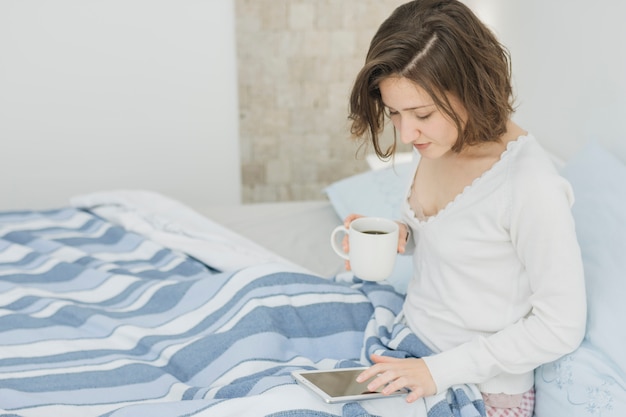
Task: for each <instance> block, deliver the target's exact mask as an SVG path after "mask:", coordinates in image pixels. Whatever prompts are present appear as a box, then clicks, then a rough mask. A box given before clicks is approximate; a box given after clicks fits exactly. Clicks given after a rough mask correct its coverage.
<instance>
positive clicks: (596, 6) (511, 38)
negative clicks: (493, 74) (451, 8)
mask: <svg viewBox="0 0 626 417" xmlns="http://www.w3.org/2000/svg"><path fill="white" fill-rule="evenodd" d="M466 3H467V4H468V5H470V7H473V8H474V9H475V11H476V12H477V13H478V14H479V15H481V16H482V17H483V19H484V20H486V21H487V22H489V23H490V24H491V25H492V27H493V28H494V30H495V32H496V33H497V34H498V35H499V37H500V39H501V41H502V42H503V43H504V44H505V45H507V46H508V48H509V49H510V51H511V54H512V56H513V72H514V79H515V85H516V90H517V95H518V103H519V108H518V111H517V114H516V116H515V119H516V120H517V121H518V122H519V123H520V124H521V125H523V126H524V127H525V128H526V129H528V130H530V131H532V132H533V133H534V134H535V136H536V137H537V139H538V140H539V141H540V142H542V143H543V144H544V146H545V147H546V148H548V149H549V150H551V151H552V152H554V153H556V154H558V155H560V156H562V157H563V158H565V159H567V158H569V157H571V156H572V155H573V154H574V153H575V152H576V151H578V150H580V148H581V147H582V146H583V145H584V144H585V143H587V142H589V141H598V142H600V143H602V144H604V145H605V146H607V147H608V148H609V149H611V150H612V151H613V152H614V153H615V154H616V155H618V156H619V157H620V158H621V159H622V160H623V161H626V134H625V133H624V130H625V129H624V121H626V43H625V42H626V24H624V16H626V2H624V1H615V0H597V1H589V0H549V1H546V0H524V1H522V0H467V1H466Z"/></svg>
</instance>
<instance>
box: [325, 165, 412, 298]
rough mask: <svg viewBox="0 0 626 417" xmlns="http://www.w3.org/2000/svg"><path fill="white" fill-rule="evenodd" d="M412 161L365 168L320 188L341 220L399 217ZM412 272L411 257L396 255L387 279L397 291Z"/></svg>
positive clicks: (405, 285) (404, 289)
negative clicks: (360, 171)
mask: <svg viewBox="0 0 626 417" xmlns="http://www.w3.org/2000/svg"><path fill="white" fill-rule="evenodd" d="M412 167H413V164H411V163H402V164H395V165H393V166H389V167H387V168H382V169H378V170H371V171H366V172H363V173H361V174H357V175H353V176H351V177H348V178H344V179H342V180H339V181H337V182H334V183H332V184H331V185H329V186H328V187H326V188H325V189H324V192H325V193H326V195H327V196H328V199H329V200H330V203H331V205H332V206H333V208H334V209H335V211H336V212H337V214H338V215H339V217H340V218H341V219H345V218H346V216H348V215H349V214H352V213H358V214H362V215H364V216H374V217H384V218H387V219H394V220H398V219H400V202H401V201H402V197H403V196H404V192H405V189H406V187H408V181H409V177H410V176H411V174H412V172H413V169H412ZM412 273H413V267H412V257H411V256H398V257H397V258H396V264H395V266H394V270H393V272H392V273H391V276H390V277H389V278H388V279H387V282H388V283H389V284H391V285H393V287H394V288H395V290H396V291H398V292H399V293H401V294H406V287H407V285H408V283H409V280H410V279H411V275H412Z"/></svg>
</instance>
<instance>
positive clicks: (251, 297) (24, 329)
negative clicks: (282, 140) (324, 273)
mask: <svg viewBox="0 0 626 417" xmlns="http://www.w3.org/2000/svg"><path fill="white" fill-rule="evenodd" d="M401 305H402V297H401V296H400V295H398V294H396V293H395V292H394V291H393V289H392V288H391V287H389V286H384V285H378V284H372V283H362V282H351V283H342V282H337V281H333V280H325V279H322V278H319V277H315V276H311V275H306V274H302V273H295V272H287V271H286V269H285V268H284V267H283V266H282V265H280V264H271V263H267V264H260V265H257V266H251V267H245V268H243V269H240V270H236V271H224V272H220V271H216V270H213V269H211V267H210V266H207V265H204V264H202V263H200V262H199V261H197V260H195V259H194V258H192V257H190V256H188V255H186V254H184V253H179V252H177V251H175V250H172V249H168V248H167V247H165V246H163V245H161V244H157V243H155V242H154V241H151V240H148V239H146V238H144V237H142V236H140V235H138V234H136V233H132V232H128V231H127V230H125V229H123V228H121V227H119V226H116V225H114V224H112V223H109V222H107V221H105V220H103V219H101V218H99V217H97V216H95V215H93V214H91V213H89V212H87V211H83V210H77V209H74V208H63V209H59V210H50V211H39V212H30V211H28V212H13V213H0V411H2V412H4V413H5V414H2V415H19V416H46V417H49V416H64V417H65V416H81V417H84V416H115V417H119V416H143V415H150V416H244V415H250V416H265V415H273V416H283V417H286V416H308V415H314V416H341V415H343V416H369V415H381V416H383V415H388V416H399V415H403V416H404V415H406V416H429V417H439V416H453V415H454V416H464V417H465V416H478V415H479V414H480V413H479V410H482V409H483V406H482V402H481V401H480V394H479V393H478V391H477V390H476V388H475V387H473V386H460V387H455V389H454V390H450V391H449V392H448V393H446V394H442V395H439V396H435V397H431V398H428V399H427V400H425V401H420V402H417V403H414V404H406V402H405V401H404V399H403V398H397V397H396V398H387V399H380V400H370V401H365V402H361V403H359V404H356V403H352V404H343V405H327V404H324V403H323V402H322V401H320V400H318V399H317V398H316V397H314V396H313V395H311V394H310V393H309V392H308V391H306V390H304V389H303V388H301V387H300V386H298V385H297V384H295V383H294V381H293V380H292V378H291V376H290V373H291V371H293V370H295V369H302V368H304V369H314V368H320V369H321V368H334V367H344V366H353V365H355V364H358V363H361V364H364V363H365V364H367V363H368V362H367V358H368V355H369V354H370V353H372V352H374V351H377V352H386V353H387V354H394V355H402V356H415V355H421V354H429V351H428V350H427V349H426V348H425V346H423V345H422V344H421V343H420V342H419V340H417V338H415V336H414V335H413V334H412V333H410V332H409V331H408V329H407V328H406V327H404V326H403V325H402V324H401V323H399V322H398V321H397V320H396V317H397V315H398V313H399V312H400V309H401ZM390 349H391V350H390ZM475 399H478V400H476V401H474V400H475Z"/></svg>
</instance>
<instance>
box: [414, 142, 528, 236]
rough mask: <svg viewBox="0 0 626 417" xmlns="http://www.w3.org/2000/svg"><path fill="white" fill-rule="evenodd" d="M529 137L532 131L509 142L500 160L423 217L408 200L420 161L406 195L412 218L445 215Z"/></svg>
mask: <svg viewBox="0 0 626 417" xmlns="http://www.w3.org/2000/svg"><path fill="white" fill-rule="evenodd" d="M529 137H530V133H527V134H525V135H520V136H518V137H517V139H515V140H512V141H510V142H509V143H507V144H506V148H504V150H503V151H502V153H501V154H500V158H498V160H497V161H496V162H494V163H493V165H491V167H489V169H487V170H485V171H484V172H483V173H482V174H480V175H479V176H478V177H476V178H474V180H472V182H471V183H469V184H468V185H466V186H465V187H463V190H461V192H460V193H458V194H457V195H456V196H455V197H454V198H453V199H452V200H450V201H448V203H447V204H446V205H445V206H443V208H442V209H441V210H439V211H438V212H437V213H435V214H433V215H432V216H423V217H421V218H420V217H418V216H417V213H415V211H414V210H413V208H412V207H411V204H410V203H409V202H408V200H409V199H410V198H411V194H412V193H413V184H414V183H415V173H416V172H417V167H418V166H419V163H418V165H417V166H416V167H415V170H414V171H413V181H411V187H410V189H409V194H408V195H407V197H406V199H407V205H408V207H409V212H410V214H411V217H412V219H413V220H415V221H416V222H418V223H419V224H426V223H430V222H432V221H433V220H435V219H437V218H439V217H441V216H443V214H444V213H445V212H447V211H449V210H450V209H451V208H453V207H454V206H455V205H456V204H457V202H458V201H459V200H460V199H462V198H463V196H464V195H466V194H468V192H469V190H471V189H472V188H475V187H476V185H477V184H478V183H480V182H482V181H483V179H484V178H486V177H489V176H491V175H493V174H492V173H493V172H495V171H496V170H497V169H498V167H499V166H501V165H503V161H505V160H507V159H509V158H510V157H509V155H510V154H512V153H513V152H514V151H515V150H517V149H519V148H520V147H521V146H522V145H523V144H524V143H525V142H526V141H527V139H528V138H529ZM419 209H420V212H421V214H423V208H422V207H421V206H420V207H419Z"/></svg>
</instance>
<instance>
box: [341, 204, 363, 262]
mask: <svg viewBox="0 0 626 417" xmlns="http://www.w3.org/2000/svg"><path fill="white" fill-rule="evenodd" d="M359 217H364V216H363V215H361V214H354V213H353V214H350V215H348V217H346V218H345V220H344V221H343V225H344V226H345V228H346V229H348V230H349V229H350V223H352V222H353V221H354V220H356V219H358V218H359ZM341 245H342V248H343V251H344V252H345V253H350V239H349V238H348V234H347V233H346V234H345V235H344V237H343V240H342V241H341ZM345 264H346V271H350V261H346V262H345Z"/></svg>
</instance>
